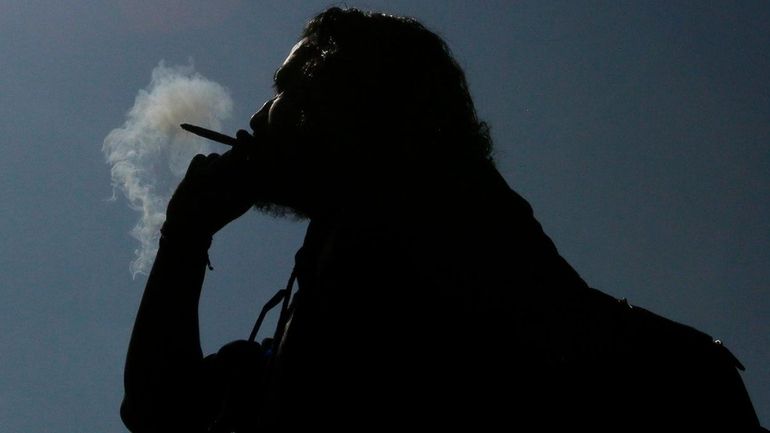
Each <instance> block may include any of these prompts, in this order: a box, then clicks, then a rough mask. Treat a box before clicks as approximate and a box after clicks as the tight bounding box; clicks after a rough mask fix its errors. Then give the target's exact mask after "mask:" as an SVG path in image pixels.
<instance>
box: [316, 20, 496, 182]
mask: <svg viewBox="0 0 770 433" xmlns="http://www.w3.org/2000/svg"><path fill="white" fill-rule="evenodd" d="M302 36H303V38H304V39H305V40H306V44H307V45H308V48H309V49H310V50H311V51H312V53H313V54H312V55H310V56H309V57H308V60H307V61H306V62H305V64H304V67H303V74H304V75H305V79H306V80H307V81H308V83H309V88H311V89H313V90H312V91H310V92H309V93H310V94H311V95H312V96H311V98H312V99H313V101H312V103H310V104H308V106H307V111H308V112H307V113H306V115H307V118H308V119H309V121H310V122H312V118H313V117H314V116H318V117H320V116H322V113H320V111H322V110H325V111H326V112H327V117H328V112H331V113H336V114H337V115H338V117H339V119H337V120H338V122H334V123H337V124H336V125H335V126H334V127H335V128H338V129H339V128H343V129H344V131H345V132H344V135H345V136H346V137H348V139H349V140H350V143H348V146H349V147H350V148H349V149H347V151H348V152H352V153H360V149H354V148H355V147H366V148H367V149H368V150H367V151H366V152H369V153H371V152H373V153H374V154H376V155H377V158H379V159H380V160H381V161H387V163H392V162H393V161H397V162H399V163H400V162H403V161H404V160H407V161H409V160H411V161H415V163H416V164H419V165H421V166H423V167H425V164H430V165H445V166H446V165H449V166H452V167H456V166H458V164H459V165H467V164H469V163H472V162H483V163H489V164H491V163H492V156H491V153H492V142H491V139H490V136H489V128H488V127H487V124H486V123H485V122H483V121H480V120H479V119H478V117H477V115H476V109H475V107H474V105H473V100H472V99H471V95H470V92H469V90H468V84H467V82H466V79H465V74H464V73H463V71H462V69H461V68H460V66H459V65H458V63H457V61H456V60H455V59H454V58H453V56H452V54H451V52H450V50H449V48H448V46H447V44H446V43H445V42H444V41H443V40H442V39H441V38H440V37H439V36H438V35H436V34H435V33H433V32H431V31H430V30H428V29H426V28H425V27H424V26H423V25H422V24H420V23H419V22H418V21H416V20H414V19H412V18H405V17H397V16H392V15H386V14H382V13H374V12H363V11H360V10H357V9H340V8H336V7H334V8H330V9H327V10H326V11H324V12H322V13H320V14H319V15H317V16H316V17H314V18H313V19H312V20H311V21H310V22H309V23H308V24H307V26H306V27H305V30H304V32H303V35H302ZM314 110H316V111H315V112H314ZM362 141H366V143H361V142H362Z"/></svg>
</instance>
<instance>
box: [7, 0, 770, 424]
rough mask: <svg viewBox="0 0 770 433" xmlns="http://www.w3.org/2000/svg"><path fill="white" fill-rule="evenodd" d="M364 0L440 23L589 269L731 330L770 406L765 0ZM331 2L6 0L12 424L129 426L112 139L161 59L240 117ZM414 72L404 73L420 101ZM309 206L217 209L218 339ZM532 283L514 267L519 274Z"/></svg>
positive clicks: (663, 307) (526, 188)
mask: <svg viewBox="0 0 770 433" xmlns="http://www.w3.org/2000/svg"><path fill="white" fill-rule="evenodd" d="M705 3H706V2H669V1H665V2H663V1H660V2H648V1H645V2H642V1H639V2H616V1H606V2H593V1H591V2H589V1H565V2H545V1H522V2H516V1H497V2H495V1H484V2H476V1H464V2H461V1H407V0H403V1H385V0H379V1H376V0H372V1H363V2H357V1H349V2H347V4H348V5H350V6H361V7H364V8H373V9H379V10H384V11H388V12H392V13H398V14H406V15H412V16H415V17H417V18H419V19H420V20H422V21H423V22H424V23H425V24H426V25H427V26H428V27H430V28H431V29H433V30H435V31H437V32H438V33H440V34H441V35H443V36H444V37H445V38H446V40H447V41H448V42H449V44H450V46H451V47H452V49H453V51H454V53H455V54H456V56H457V58H458V59H459V61H460V63H461V64H462V65H463V66H464V68H465V70H466V72H467V75H468V79H469V81H470V86H471V90H472V92H473V95H474V97H475V100H476V104H477V108H478V111H479V113H480V115H481V117H483V118H484V119H485V120H487V121H488V122H489V123H490V125H491V127H492V134H493V138H494V140H495V142H496V146H497V157H498V165H499V168H500V170H501V172H502V173H503V174H504V175H505V177H506V178H507V179H508V180H509V182H510V183H511V184H512V185H513V186H514V188H515V189H516V190H517V191H519V192H520V193H521V194H522V195H524V196H525V197H526V198H527V199H528V200H529V201H530V202H531V204H532V205H533V207H534V209H535V212H536V215H537V217H538V219H539V220H540V221H541V223H542V224H543V226H544V228H545V230H546V232H547V233H549V234H550V235H551V237H552V238H553V239H554V241H555V243H556V245H557V247H558V248H559V250H560V251H561V252H562V254H563V255H564V256H565V257H566V258H567V260H568V261H569V262H570V263H572V264H573V266H574V267H575V268H576V269H577V270H578V272H580V274H581V275H582V276H583V277H584V279H586V281H588V283H589V284H591V285H592V286H594V287H596V288H598V289H601V290H603V291H605V292H607V293H610V294H612V295H614V296H617V297H626V298H628V299H629V301H630V302H631V303H633V304H636V305H640V306H643V307H645V308H648V309H650V310H653V311H655V312H657V313H659V314H661V315H664V316H666V317H669V318H671V319H674V320H677V321H680V322H684V323H687V324H690V325H692V326H695V327H697V328H699V329H701V330H703V331H705V332H707V333H709V334H711V335H714V336H715V337H718V338H720V339H722V340H723V341H724V342H725V344H726V345H727V347H729V348H730V349H731V350H732V351H733V353H734V354H735V355H736V356H737V357H738V358H739V359H740V360H741V361H742V362H743V363H744V364H745V365H746V367H747V371H746V372H745V373H744V375H743V377H744V380H745V382H746V384H747V387H748V389H749V392H750V394H751V396H752V398H753V400H754V404H755V407H756V409H757V411H758V413H759V415H760V419H761V420H762V422H763V424H764V425H765V426H768V425H770V290H768V289H769V287H768V286H769V285H770V284H769V283H768V282H769V281H770V81H768V78H769V77H770V50H769V49H768V46H770V45H769V44H768V42H769V41H770V3H768V2H766V1H756V2H755V1H744V2H718V3H713V2H708V5H707V4H705ZM328 5H329V3H328V2H322V1H264V2H263V1H260V2H246V1H236V0H232V1H219V2H206V1H182V0H177V1H160V2H151V1H127V0H126V1H86V0H82V1H72V2H59V3H57V2H41V1H32V0H27V1H24V0H6V1H0V59H2V60H1V61H2V68H0V133H1V134H2V137H3V147H2V148H3V154H2V157H0V174H1V175H2V182H0V198H1V199H2V203H3V206H2V207H0V237H1V239H2V242H1V243H0V269H2V270H3V272H2V273H0V347H3V348H4V349H3V354H2V355H0V429H1V430H3V431H8V432H21V431H29V432H45V431H56V432H60V433H68V432H72V433H82V432H100V433H101V432H121V431H125V429H124V428H123V426H122V424H121V423H120V420H119V417H118V407H119V404H120V399H121V395H122V377H121V375H122V367H123V359H124V356H125V350H126V347H127V344H128V338H129V333H130V329H131V325H132V322H133V319H134V315H135V313H136V309H137V306H138V302H139V298H140V296H141V292H142V289H143V285H144V278H143V277H141V276H139V277H137V278H136V279H135V280H132V279H131V275H130V273H129V268H128V267H129V263H130V262H131V260H132V259H133V253H134V249H136V248H137V246H138V244H137V242H136V241H135V240H134V239H132V238H131V237H130V236H129V234H128V232H129V230H130V229H131V227H133V225H134V224H135V222H136V220H137V218H138V215H137V214H136V213H135V212H134V211H132V210H130V209H129V208H128V207H127V205H126V202H125V200H123V198H122V197H120V196H119V197H118V198H117V200H116V201H110V200H109V198H110V197H111V196H112V188H111V186H110V174H109V167H108V166H107V165H106V164H105V162H104V157H103V155H102V153H101V145H102V141H103V139H104V137H105V135H106V134H107V133H108V132H110V131H111V130H112V129H113V128H117V127H119V126H120V125H122V123H123V121H124V120H125V113H126V111H127V110H128V109H129V108H130V107H131V106H132V105H133V102H134V97H135V96H136V93H137V91H138V90H139V89H142V88H144V87H146V86H147V84H148V83H149V80H150V72H151V71H152V69H153V67H154V66H156V65H157V64H158V62H159V61H160V60H161V59H165V61H166V63H167V64H170V65H173V64H187V63H188V59H190V58H192V59H193V62H194V64H195V67H196V70H197V71H199V72H200V73H201V74H203V75H205V76H206V77H207V78H209V79H211V80H214V81H216V82H218V83H220V84H222V85H224V86H225V87H227V88H228V89H229V90H230V91H231V93H232V96H233V99H234V101H235V104H236V107H235V112H234V115H233V118H232V119H230V120H229V121H228V122H227V123H226V125H225V131H226V132H234V131H235V130H236V129H238V128H242V127H245V126H246V125H247V121H248V117H249V116H250V114H251V113H252V112H253V111H254V110H255V109H256V108H258V107H259V106H260V105H261V103H262V101H264V100H265V99H266V98H268V97H269V96H270V92H271V90H270V86H271V77H272V73H273V71H274V69H275V68H276V67H277V66H278V65H279V64H280V63H281V61H282V60H283V58H284V57H285V56H286V54H287V52H288V50H289V48H290V47H291V46H292V45H293V43H294V42H295V40H296V38H297V36H298V34H299V32H300V30H301V27H302V25H303V23H304V22H305V20H306V19H308V18H309V17H311V16H312V15H313V14H314V13H316V12H318V11H320V10H321V9H323V8H324V7H325V6H328ZM408 98H409V95H404V100H405V103H408ZM304 228H305V223H302V222H292V221H282V220H276V219H273V218H270V217H266V216H263V215H260V214H257V213H253V212H252V213H249V214H248V215H246V216H245V217H244V218H242V219H241V220H239V221H237V222H236V223H234V224H233V225H232V226H230V227H228V228H226V229H225V230H224V231H222V232H221V233H220V234H219V235H218V236H217V238H216V239H215V241H214V246H213V248H212V251H211V259H212V261H213V263H214V266H215V268H216V270H215V271H214V272H211V273H209V275H208V276H207V281H206V287H205V293H204V296H203V299H202V307H201V318H202V319H201V320H202V325H203V327H204V329H203V332H202V338H203V344H204V350H205V351H207V352H210V351H214V350H216V349H217V348H218V347H219V346H221V345H222V344H223V343H226V342H228V341H230V340H234V339H238V338H245V337H246V336H247V335H248V332H249V330H250V327H251V324H252V323H253V320H254V318H255V317H256V315H257V313H258V311H259V308H260V307H261V304H262V303H263V302H264V301H265V300H266V299H267V298H268V297H269V296H270V295H271V294H272V293H273V292H274V291H275V290H276V289H277V288H279V287H281V286H282V285H283V284H284V282H285V279H286V278H287V277H288V275H289V272H290V270H291V264H292V260H293V255H294V252H295V250H296V249H297V248H298V247H299V245H300V243H301V240H302V236H303V233H304ZM512 290H513V288H512Z"/></svg>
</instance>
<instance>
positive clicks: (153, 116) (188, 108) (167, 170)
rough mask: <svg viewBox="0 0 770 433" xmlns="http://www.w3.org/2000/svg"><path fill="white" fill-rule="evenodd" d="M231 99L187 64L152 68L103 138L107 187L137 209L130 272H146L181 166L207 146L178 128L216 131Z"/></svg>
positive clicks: (182, 170) (179, 176)
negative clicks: (116, 124) (108, 176)
mask: <svg viewBox="0 0 770 433" xmlns="http://www.w3.org/2000/svg"><path fill="white" fill-rule="evenodd" d="M232 107H233V102H232V99H231V98H230V94H229V93H228V91H227V90H226V89H225V88H224V87H222V86H221V85H220V84H217V83H215V82H213V81H210V80H208V79H206V78H204V77H203V76H201V75H200V74H198V73H196V72H195V70H194V68H193V66H192V65H189V66H166V65H165V64H164V62H163V61H161V62H160V64H159V65H158V66H157V67H155V69H153V71H152V80H151V82H150V85H149V86H148V87H147V88H146V89H143V90H140V91H139V94H138V95H137V96H136V100H135V101H134V106H133V107H132V108H131V110H129V112H128V114H127V115H126V122H125V123H124V124H123V126H122V127H120V128H116V129H113V130H112V131H111V132H110V133H109V134H108V135H107V137H105V139H104V144H103V146H102V151H103V152H104V155H105V157H106V159H107V163H108V164H109V165H110V166H111V167H112V170H111V173H112V185H113V188H115V189H119V190H121V191H122V192H123V193H124V194H125V196H126V199H127V200H128V204H129V206H130V207H131V208H132V209H134V210H136V211H138V212H139V213H140V218H139V222H138V223H137V224H136V226H135V227H134V228H133V229H132V230H131V235H132V236H133V237H135V238H136V239H137V240H138V241H139V247H138V248H137V249H136V251H135V253H136V259H135V260H134V261H133V262H132V263H131V266H130V270H131V273H132V275H133V276H134V277H135V276H136V274H137V273H144V274H147V273H148V272H149V269H150V267H151V266H152V262H153V260H154V258H155V254H156V252H157V249H158V247H157V245H158V237H159V229H160V226H161V224H163V221H164V220H165V218H166V214H165V210H166V205H167V204H168V200H169V198H170V197H171V194H172V193H173V190H174V188H175V187H176V185H177V184H178V182H179V180H180V179H181V178H182V176H184V173H185V171H186V169H187V165H188V164H189V162H190V160H191V159H192V157H193V156H195V155H196V154H198V153H207V152H208V151H209V150H208V148H207V144H206V142H205V140H203V139H201V138H199V137H196V136H194V135H192V134H190V133H188V132H186V131H184V130H182V129H181V128H180V127H179V124H180V123H185V122H186V123H192V124H195V125H200V126H203V127H206V128H210V129H214V130H220V129H221V122H222V120H224V119H226V118H227V117H229V116H230V113H231V112H232Z"/></svg>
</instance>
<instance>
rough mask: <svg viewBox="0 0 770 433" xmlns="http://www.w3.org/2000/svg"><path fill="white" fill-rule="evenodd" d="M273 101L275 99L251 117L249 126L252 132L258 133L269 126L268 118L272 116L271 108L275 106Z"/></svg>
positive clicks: (266, 103)
mask: <svg viewBox="0 0 770 433" xmlns="http://www.w3.org/2000/svg"><path fill="white" fill-rule="evenodd" d="M273 101H274V99H269V100H268V101H267V102H265V103H264V104H262V108H260V109H259V110H257V112H256V113H254V115H253V116H251V120H249V126H250V127H251V129H252V131H254V132H256V131H259V130H261V129H263V128H265V127H266V126H267V121H268V117H269V115H270V107H271V106H272V105H273Z"/></svg>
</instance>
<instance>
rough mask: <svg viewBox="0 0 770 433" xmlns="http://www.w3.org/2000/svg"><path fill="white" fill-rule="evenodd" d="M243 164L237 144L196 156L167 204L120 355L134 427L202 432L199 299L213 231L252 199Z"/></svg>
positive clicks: (127, 417) (125, 413)
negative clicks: (155, 249) (122, 355)
mask: <svg viewBox="0 0 770 433" xmlns="http://www.w3.org/2000/svg"><path fill="white" fill-rule="evenodd" d="M241 138H242V139H243V138H244V137H243V136H241ZM247 166H248V161H247V160H246V158H245V150H244V148H240V149H239V148H238V147H237V146H236V148H235V149H233V150H231V151H229V152H226V153H225V154H223V155H221V156H220V155H217V154H212V155H209V156H204V155H197V156H196V157H195V158H194V159H193V161H192V162H191V163H190V167H189V168H188V171H187V174H186V175H185V178H184V179H183V180H182V182H181V183H180V185H179V187H178V188H177V190H176V192H175V193H174V196H173V197H172V199H171V201H170V203H169V206H168V210H167V219H166V222H165V224H164V226H163V229H162V230H161V233H162V236H161V240H160V245H159V250H158V254H157V256H156V258H155V263H154V265H153V268H152V271H151V272H150V275H149V278H148V280H147V285H146V287H145V291H144V295H143V297H142V301H141V304H140V307H139V312H138V313H137V317H136V322H135V324H134V329H133V332H132V335H131V342H130V344H129V348H128V356H127V358H126V367H125V375H124V381H125V396H124V400H123V405H122V407H121V417H122V419H123V421H124V423H125V424H126V426H127V427H128V428H129V430H131V431H133V432H148V431H161V430H165V431H186V432H196V431H204V430H205V421H206V412H207V410H206V408H205V407H203V406H204V399H205V397H206V395H205V384H203V383H202V374H201V368H202V359H203V357H202V352H201V347H200V338H199V328H198V301H199V298H200V293H201V288H202V285H203V280H204V276H205V272H206V266H207V264H208V248H209V246H210V244H211V238H212V236H213V235H214V233H216V232H217V231H218V230H219V229H221V228H222V227H224V226H225V225H226V224H227V223H229V222H230V221H232V220H234V219H235V218H238V217H239V216H240V215H242V214H243V213H244V212H245V211H246V210H248V208H249V207H250V206H251V204H252V203H253V193H252V187H253V185H250V184H249V182H248V167H247Z"/></svg>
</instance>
